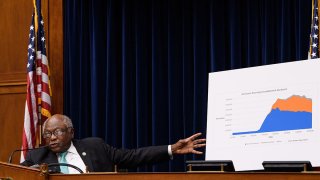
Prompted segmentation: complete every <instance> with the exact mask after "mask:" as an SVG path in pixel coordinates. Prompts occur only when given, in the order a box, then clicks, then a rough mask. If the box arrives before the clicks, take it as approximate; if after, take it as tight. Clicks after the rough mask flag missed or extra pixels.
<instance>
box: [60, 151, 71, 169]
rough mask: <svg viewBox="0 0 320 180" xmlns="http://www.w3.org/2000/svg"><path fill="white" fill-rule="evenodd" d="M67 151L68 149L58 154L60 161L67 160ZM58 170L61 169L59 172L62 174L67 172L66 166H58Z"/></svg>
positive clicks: (65, 161) (64, 161)
mask: <svg viewBox="0 0 320 180" xmlns="http://www.w3.org/2000/svg"><path fill="white" fill-rule="evenodd" d="M67 153H68V151H66V152H63V153H60V154H59V156H60V163H67V160H66V155H67ZM60 170H61V173H63V174H69V170H68V166H60Z"/></svg>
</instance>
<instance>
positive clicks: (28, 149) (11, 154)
mask: <svg viewBox="0 0 320 180" xmlns="http://www.w3.org/2000/svg"><path fill="white" fill-rule="evenodd" d="M48 146H49V145H45V146H41V147H37V148H27V149H15V150H14V151H12V152H11V153H10V156H9V159H8V163H11V162H12V157H13V155H14V153H16V152H18V151H31V150H36V149H41V148H45V147H48Z"/></svg>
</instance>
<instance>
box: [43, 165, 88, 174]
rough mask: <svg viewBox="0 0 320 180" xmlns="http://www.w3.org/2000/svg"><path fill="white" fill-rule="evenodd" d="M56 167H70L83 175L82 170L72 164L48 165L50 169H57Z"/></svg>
mask: <svg viewBox="0 0 320 180" xmlns="http://www.w3.org/2000/svg"><path fill="white" fill-rule="evenodd" d="M55 166H68V167H72V168H73V169H75V170H77V171H79V172H80V174H82V173H83V171H82V170H81V169H80V168H78V167H77V166H75V165H72V164H68V163H51V164H48V167H55Z"/></svg>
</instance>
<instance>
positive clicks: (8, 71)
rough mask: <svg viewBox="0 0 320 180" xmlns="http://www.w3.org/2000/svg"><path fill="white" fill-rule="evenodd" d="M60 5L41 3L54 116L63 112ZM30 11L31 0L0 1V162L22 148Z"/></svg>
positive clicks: (49, 0)
mask: <svg viewBox="0 0 320 180" xmlns="http://www.w3.org/2000/svg"><path fill="white" fill-rule="evenodd" d="M62 4H63V3H62V0H42V14H43V17H44V23H45V28H46V40H47V56H48V60H49V66H50V70H51V74H50V75H51V76H50V80H51V89H52V99H51V102H52V113H53V114H55V113H62V112H63V29H62V28H63V26H62V25H63V14H62ZM32 12H33V2H32V0H14V1H12V0H1V1H0V16H1V17H2V18H1V21H0V39H1V41H0V54H1V57H0V63H1V66H0V123H1V126H0V144H1V151H0V161H7V160H8V157H9V154H10V152H11V151H12V150H14V149H17V148H20V147H21V138H22V131H23V120H24V110H25V109H24V108H25V107H24V105H25V100H26V77H27V75H26V63H27V45H28V34H29V27H30V23H31V16H32ZM19 154H20V153H16V154H15V156H14V159H13V162H14V163H18V162H19Z"/></svg>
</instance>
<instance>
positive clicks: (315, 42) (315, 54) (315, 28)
mask: <svg viewBox="0 0 320 180" xmlns="http://www.w3.org/2000/svg"><path fill="white" fill-rule="evenodd" d="M318 35H319V17H318V0H312V24H311V33H310V49H309V59H316V58H319V36H318Z"/></svg>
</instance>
